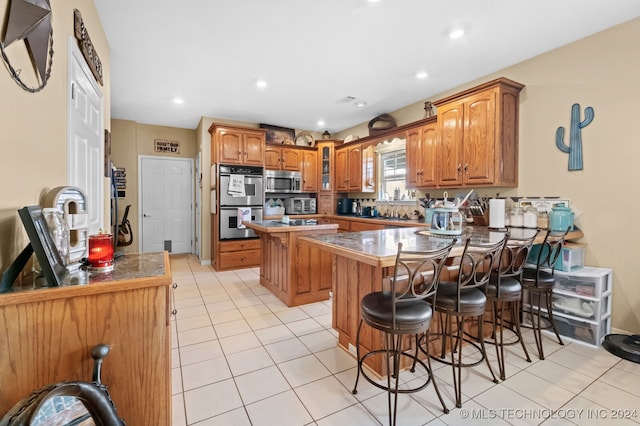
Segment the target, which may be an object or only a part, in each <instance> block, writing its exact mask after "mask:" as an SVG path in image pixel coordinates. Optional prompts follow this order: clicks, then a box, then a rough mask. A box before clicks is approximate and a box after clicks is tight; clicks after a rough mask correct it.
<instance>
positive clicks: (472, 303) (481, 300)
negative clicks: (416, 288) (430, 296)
mask: <svg viewBox="0 0 640 426" xmlns="http://www.w3.org/2000/svg"><path fill="white" fill-rule="evenodd" d="M458 302H459V308H460V309H459V310H458ZM486 303H487V296H486V295H485V294H484V293H483V292H482V290H480V289H479V288H468V289H461V290H460V300H458V292H457V289H456V284H455V283H440V287H438V291H437V295H436V310H437V311H449V312H451V311H456V314H459V315H482V314H483V313H484V310H485V304H486Z"/></svg>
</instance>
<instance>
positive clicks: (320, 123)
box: [316, 120, 325, 127]
mask: <svg viewBox="0 0 640 426" xmlns="http://www.w3.org/2000/svg"><path fill="white" fill-rule="evenodd" d="M316 124H317V125H318V126H320V127H322V126H324V124H325V123H324V120H318V122H317V123H316Z"/></svg>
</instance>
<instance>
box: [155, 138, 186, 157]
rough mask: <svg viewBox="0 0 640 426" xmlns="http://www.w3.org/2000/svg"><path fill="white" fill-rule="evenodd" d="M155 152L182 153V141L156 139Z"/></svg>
mask: <svg viewBox="0 0 640 426" xmlns="http://www.w3.org/2000/svg"><path fill="white" fill-rule="evenodd" d="M154 142H155V152H165V153H169V154H180V141H169V140H166V139H155V140H154Z"/></svg>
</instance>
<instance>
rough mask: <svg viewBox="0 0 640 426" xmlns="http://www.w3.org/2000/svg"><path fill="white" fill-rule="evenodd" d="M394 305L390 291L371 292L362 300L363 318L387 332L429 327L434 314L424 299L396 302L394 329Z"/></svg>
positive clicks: (418, 329) (404, 331)
mask: <svg viewBox="0 0 640 426" xmlns="http://www.w3.org/2000/svg"><path fill="white" fill-rule="evenodd" d="M392 306H393V300H392V298H391V295H390V294H389V293H384V292H374V293H369V294H367V295H366V296H364V297H363V298H362V301H361V302H360V311H361V315H362V319H363V320H364V322H365V323H366V324H367V325H369V326H371V327H374V328H376V329H378V330H381V331H384V332H386V333H403V334H413V333H418V332H421V331H423V330H424V329H425V328H426V327H428V324H430V322H431V317H432V316H433V313H432V310H431V306H430V305H429V304H428V303H426V302H425V301H423V300H411V301H407V302H400V303H396V312H395V329H394V324H393V323H394V320H393V309H392Z"/></svg>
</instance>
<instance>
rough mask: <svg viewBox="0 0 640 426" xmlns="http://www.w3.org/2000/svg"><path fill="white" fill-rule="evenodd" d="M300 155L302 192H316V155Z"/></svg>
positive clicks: (307, 152)
mask: <svg viewBox="0 0 640 426" xmlns="http://www.w3.org/2000/svg"><path fill="white" fill-rule="evenodd" d="M301 153H302V191H303V192H318V153H317V152H316V151H306V150H305V151H301Z"/></svg>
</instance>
